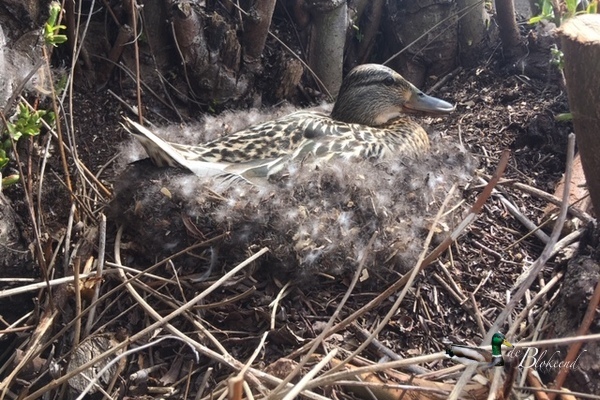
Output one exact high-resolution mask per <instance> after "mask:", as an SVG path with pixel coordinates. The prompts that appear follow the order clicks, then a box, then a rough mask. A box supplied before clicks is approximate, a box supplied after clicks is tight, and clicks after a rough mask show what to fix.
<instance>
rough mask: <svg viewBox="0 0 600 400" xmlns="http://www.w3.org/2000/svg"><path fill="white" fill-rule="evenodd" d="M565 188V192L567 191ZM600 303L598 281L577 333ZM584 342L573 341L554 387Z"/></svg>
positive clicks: (582, 332)
mask: <svg viewBox="0 0 600 400" xmlns="http://www.w3.org/2000/svg"><path fill="white" fill-rule="evenodd" d="M566 191H567V190H566V188H565V192H566ZM598 303H600V282H598V283H596V289H595V290H594V295H593V296H592V299H591V300H590V303H589V304H588V308H587V310H586V312H585V315H584V316H583V321H582V322H581V325H580V326H579V329H578V330H577V335H578V336H582V335H585V334H586V333H587V332H588V330H589V329H590V325H591V324H592V321H593V320H594V316H595V314H596V307H598ZM581 346H582V343H573V344H572V345H571V347H569V351H568V352H567V356H566V357H565V364H563V365H562V367H561V368H560V371H559V372H558V375H556V379H555V380H554V385H553V389H560V388H561V387H562V385H563V383H564V382H565V379H567V375H568V374H569V368H568V367H567V366H566V365H569V364H570V363H571V362H573V361H574V360H575V359H576V358H577V354H578V353H579V350H581ZM548 397H549V398H550V400H554V398H555V397H556V393H550V394H549V396H548Z"/></svg>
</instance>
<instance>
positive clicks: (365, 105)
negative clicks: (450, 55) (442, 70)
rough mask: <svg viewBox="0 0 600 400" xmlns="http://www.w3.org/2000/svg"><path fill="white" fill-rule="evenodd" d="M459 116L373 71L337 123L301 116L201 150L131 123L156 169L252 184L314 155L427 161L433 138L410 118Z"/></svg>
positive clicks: (352, 92) (342, 104)
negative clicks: (418, 115)
mask: <svg viewBox="0 0 600 400" xmlns="http://www.w3.org/2000/svg"><path fill="white" fill-rule="evenodd" d="M453 110H454V106H453V105H451V104H449V103H447V102H445V101H443V100H440V99H436V98H435V97H431V96H427V95H426V94H424V93H423V92H421V91H420V90H419V89H417V88H416V87H414V86H413V85H412V84H411V83H410V82H408V81H406V80H405V79H404V78H402V76H400V75H399V74H398V73H396V72H395V71H393V70H392V69H390V68H388V67H385V66H383V65H376V64H365V65H361V66H358V67H356V68H354V69H353V70H352V71H350V72H349V73H348V75H347V76H346V78H344V82H343V83H342V86H341V88H340V93H339V96H338V99H337V101H336V103H335V105H334V108H333V110H332V112H331V115H325V114H322V113H319V112H314V111H299V112H295V113H292V114H290V115H288V116H286V117H283V118H279V119H276V120H274V121H269V122H265V123H262V124H259V125H256V126H253V127H250V128H247V129H244V130H241V131H238V132H235V133H232V134H230V135H229V136H225V137H222V138H219V139H216V140H213V141H210V142H207V143H203V144H201V145H197V146H189V145H181V144H177V143H168V142H165V141H164V140H162V139H160V138H159V137H158V136H156V135H154V134H153V133H152V132H150V131H148V130H147V129H146V128H144V127H143V126H141V125H139V124H136V123H132V121H128V122H129V125H130V126H132V127H134V128H135V130H136V131H137V134H138V136H145V137H146V138H147V139H149V140H141V142H142V144H143V145H144V147H145V148H146V150H147V152H148V155H149V156H150V157H151V158H152V160H153V161H154V163H155V164H156V165H159V166H164V165H168V166H180V167H182V168H185V169H188V170H190V171H192V172H194V173H195V174H196V175H218V174H219V173H220V171H223V172H226V173H229V174H233V175H236V174H237V175H239V176H240V177H242V178H244V177H248V176H254V177H268V176H270V175H272V174H274V173H277V172H278V171H281V169H282V168H283V166H284V165H285V164H286V163H287V162H289V161H290V160H294V159H303V158H304V157H305V156H307V155H312V156H314V157H315V158H317V159H320V160H328V159H331V158H332V157H337V158H343V159H352V158H363V159H364V158H367V159H381V158H385V157H404V156H415V155H420V154H422V153H424V152H426V151H427V150H429V139H428V137H427V133H426V132H425V130H424V129H423V128H422V127H421V126H420V125H419V124H417V123H416V122H414V121H413V120H412V119H410V118H408V117H405V116H403V115H404V113H413V112H423V113H430V114H440V113H442V114H447V113H449V112H452V111H453ZM153 147H155V148H153ZM261 161H262V162H261ZM213 164H214V165H213Z"/></svg>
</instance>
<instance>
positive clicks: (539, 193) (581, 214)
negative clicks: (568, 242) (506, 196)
mask: <svg viewBox="0 0 600 400" xmlns="http://www.w3.org/2000/svg"><path fill="white" fill-rule="evenodd" d="M498 185H500V186H511V187H513V188H515V189H519V190H521V191H523V192H525V193H529V194H531V195H534V196H536V197H539V198H540V199H542V200H545V201H547V202H549V203H552V204H554V205H557V206H560V205H561V204H562V200H561V199H559V198H558V197H556V196H554V195H552V194H550V193H546V192H544V191H543V190H540V189H538V188H535V187H533V186H530V185H526V184H524V183H521V182H514V181H512V180H506V181H500V182H499V183H498ZM569 213H570V214H572V215H573V216H575V217H577V218H579V219H580V220H582V221H583V222H585V223H586V224H587V223H589V222H592V221H594V218H593V217H592V216H591V215H590V214H588V213H586V212H585V211H583V210H580V209H579V208H577V207H574V206H573V205H572V204H570V205H569Z"/></svg>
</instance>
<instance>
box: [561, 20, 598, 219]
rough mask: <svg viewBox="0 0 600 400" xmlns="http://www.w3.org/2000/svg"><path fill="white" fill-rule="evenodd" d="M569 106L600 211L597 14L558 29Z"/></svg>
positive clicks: (583, 160) (584, 168)
mask: <svg viewBox="0 0 600 400" xmlns="http://www.w3.org/2000/svg"><path fill="white" fill-rule="evenodd" d="M561 35H562V48H563V51H564V54H565V78H566V80H567V92H568V94H569V107H570V108H571V112H572V114H573V126H574V128H575V135H576V136H577V145H578V148H579V152H580V154H581V161H582V164H583V170H584V172H585V176H586V178H587V183H588V187H589V190H590V197H591V199H592V205H593V207H594V209H595V210H596V213H597V212H598V210H600V107H599V106H598V105H599V104H600V63H598V60H600V15H598V14H586V15H580V16H577V17H574V18H571V19H570V20H568V21H567V22H566V23H565V24H564V25H563V27H562V28H561Z"/></svg>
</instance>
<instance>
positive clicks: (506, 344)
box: [502, 339, 513, 347]
mask: <svg viewBox="0 0 600 400" xmlns="http://www.w3.org/2000/svg"><path fill="white" fill-rule="evenodd" d="M502 344H503V345H505V346H506V347H513V345H512V344H510V342H509V341H508V340H506V339H504V341H503V342H502Z"/></svg>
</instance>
